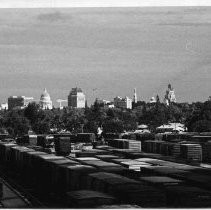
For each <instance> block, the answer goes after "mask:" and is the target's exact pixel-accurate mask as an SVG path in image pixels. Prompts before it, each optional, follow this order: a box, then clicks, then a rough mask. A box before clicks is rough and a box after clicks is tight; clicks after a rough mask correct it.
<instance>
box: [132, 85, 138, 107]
mask: <svg viewBox="0 0 211 210" xmlns="http://www.w3.org/2000/svg"><path fill="white" fill-rule="evenodd" d="M137 101H138V99H137V94H136V88H134V93H133V103H135V104H136V103H137Z"/></svg>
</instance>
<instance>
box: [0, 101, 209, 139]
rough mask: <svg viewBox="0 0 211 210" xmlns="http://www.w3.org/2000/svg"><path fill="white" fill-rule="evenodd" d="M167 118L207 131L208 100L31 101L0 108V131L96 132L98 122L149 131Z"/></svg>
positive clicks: (16, 133) (114, 127) (106, 127)
mask: <svg viewBox="0 0 211 210" xmlns="http://www.w3.org/2000/svg"><path fill="white" fill-rule="evenodd" d="M169 122H180V123H185V125H186V126H187V128H188V131H194V132H206V131H211V101H206V102H204V103H202V102H197V103H192V104H188V103H177V104H170V105H169V106H166V105H165V104H163V103H160V102H159V100H158V102H157V103H154V104H150V103H145V102H138V103H137V104H135V105H134V106H133V109H132V110H126V109H118V108H112V109H109V108H106V107H103V106H101V105H98V104H94V106H92V107H91V108H88V107H87V108H85V109H71V108H68V107H66V108H64V109H62V110H60V109H57V108H54V109H52V110H42V109H40V108H39V105H37V104H35V103H31V104H29V105H28V107H26V108H25V109H21V110H20V109H13V110H9V111H8V110H3V111H1V113H0V132H4V131H6V130H7V131H8V132H9V133H10V134H11V135H13V136H19V135H23V134H26V133H28V131H29V130H30V129H31V130H33V131H34V132H35V133H37V134H38V133H39V134H45V133H50V132H56V131H61V130H66V131H70V132H73V133H74V132H75V133H77V132H96V131H97V128H98V127H99V126H101V127H103V130H104V132H123V131H131V130H135V129H136V128H137V125H138V124H147V125H148V126H149V127H150V129H151V130H152V131H153V130H155V128H156V127H157V126H160V125H162V124H166V123H169Z"/></svg>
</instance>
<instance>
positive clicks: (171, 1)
mask: <svg viewBox="0 0 211 210" xmlns="http://www.w3.org/2000/svg"><path fill="white" fill-rule="evenodd" d="M131 6H132V7H136V6H211V2H210V0H1V1H0V7H1V8H11V7H13V8H14V7H15V8H20V7H23V8H26V7H28V8H37V7H131Z"/></svg>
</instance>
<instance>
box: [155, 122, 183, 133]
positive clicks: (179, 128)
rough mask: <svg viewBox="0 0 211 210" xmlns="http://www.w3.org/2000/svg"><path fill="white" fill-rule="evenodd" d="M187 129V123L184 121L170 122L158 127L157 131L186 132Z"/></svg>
mask: <svg viewBox="0 0 211 210" xmlns="http://www.w3.org/2000/svg"><path fill="white" fill-rule="evenodd" d="M185 130H186V128H185V125H184V124H182V123H169V124H166V125H161V126H159V127H157V128H156V132H157V133H171V132H184V131H185Z"/></svg>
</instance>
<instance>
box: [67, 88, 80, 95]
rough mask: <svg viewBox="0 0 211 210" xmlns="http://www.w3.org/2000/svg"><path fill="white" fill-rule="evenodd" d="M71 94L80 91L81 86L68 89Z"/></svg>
mask: <svg viewBox="0 0 211 210" xmlns="http://www.w3.org/2000/svg"><path fill="white" fill-rule="evenodd" d="M70 93H71V94H77V93H82V90H81V88H78V87H75V88H72V90H71V91H70Z"/></svg>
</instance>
